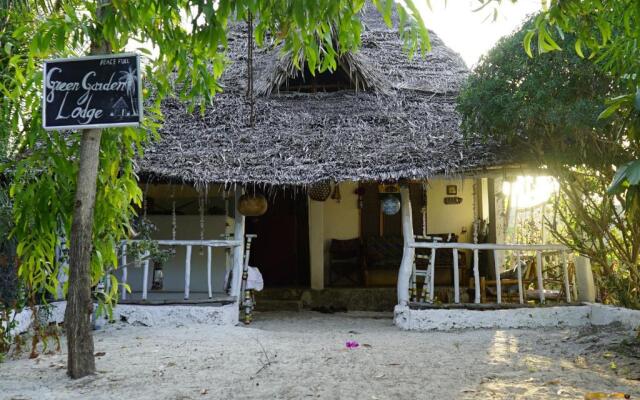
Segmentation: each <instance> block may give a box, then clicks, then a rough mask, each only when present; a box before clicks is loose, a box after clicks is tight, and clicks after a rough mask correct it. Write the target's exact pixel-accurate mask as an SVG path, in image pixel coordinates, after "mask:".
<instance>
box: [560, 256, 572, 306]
mask: <svg viewBox="0 0 640 400" xmlns="http://www.w3.org/2000/svg"><path fill="white" fill-rule="evenodd" d="M568 263H569V262H568V261H567V253H566V252H564V251H563V252H562V276H563V277H564V291H565V292H566V293H567V303H571V291H570V290H571V289H570V288H569V265H568Z"/></svg>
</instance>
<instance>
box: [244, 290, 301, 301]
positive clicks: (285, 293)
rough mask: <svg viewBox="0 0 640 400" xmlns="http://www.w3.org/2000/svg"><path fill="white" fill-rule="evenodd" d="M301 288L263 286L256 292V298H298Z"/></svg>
mask: <svg viewBox="0 0 640 400" xmlns="http://www.w3.org/2000/svg"><path fill="white" fill-rule="evenodd" d="M302 292H304V290H303V289H291V288H265V289H264V290H262V291H260V292H256V293H255V295H256V298H257V300H258V302H259V301H260V300H261V299H266V300H300V296H302Z"/></svg>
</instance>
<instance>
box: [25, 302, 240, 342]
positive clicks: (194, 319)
mask: <svg viewBox="0 0 640 400" xmlns="http://www.w3.org/2000/svg"><path fill="white" fill-rule="evenodd" d="M66 306H67V302H66V301H60V302H55V303H52V304H51V315H50V318H49V322H56V323H62V322H63V321H64V311H65V308H66ZM239 313H240V310H239V308H238V306H237V305H235V304H226V305H221V306H189V305H184V306H183V305H179V306H178V305H176V306H171V305H167V306H146V305H134V304H120V305H117V306H116V308H114V310H113V318H114V319H115V320H116V321H122V322H125V323H128V324H131V325H142V326H171V325H173V326H175V325H176V324H183V325H186V324H209V325H214V326H229V325H237V324H238V322H239V316H240V314H239ZM16 321H17V327H16V329H15V330H14V333H15V334H20V333H24V332H27V331H28V330H29V329H30V328H31V325H32V321H31V310H30V309H27V310H23V311H22V312H21V313H20V314H18V316H17V317H16ZM98 325H103V324H101V323H99V324H98Z"/></svg>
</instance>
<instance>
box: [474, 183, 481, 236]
mask: <svg viewBox="0 0 640 400" xmlns="http://www.w3.org/2000/svg"><path fill="white" fill-rule="evenodd" d="M477 182H478V181H476V182H474V183H473V243H475V244H477V243H478V230H479V229H478V228H479V223H480V221H479V219H478V194H477V185H478V183H477Z"/></svg>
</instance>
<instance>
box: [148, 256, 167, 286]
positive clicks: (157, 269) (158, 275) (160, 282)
mask: <svg viewBox="0 0 640 400" xmlns="http://www.w3.org/2000/svg"><path fill="white" fill-rule="evenodd" d="M163 286H164V272H162V263H159V262H157V261H156V262H154V263H153V281H152V283H151V290H162V287H163Z"/></svg>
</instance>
